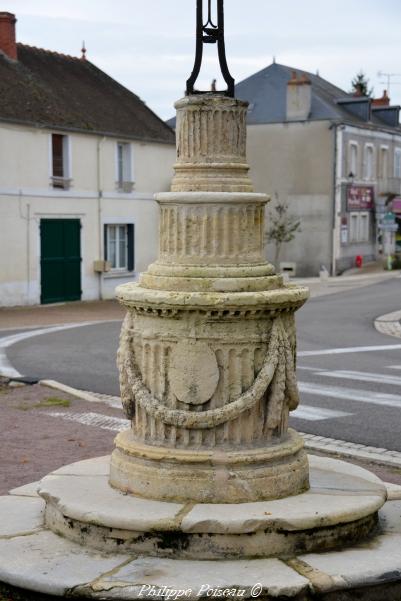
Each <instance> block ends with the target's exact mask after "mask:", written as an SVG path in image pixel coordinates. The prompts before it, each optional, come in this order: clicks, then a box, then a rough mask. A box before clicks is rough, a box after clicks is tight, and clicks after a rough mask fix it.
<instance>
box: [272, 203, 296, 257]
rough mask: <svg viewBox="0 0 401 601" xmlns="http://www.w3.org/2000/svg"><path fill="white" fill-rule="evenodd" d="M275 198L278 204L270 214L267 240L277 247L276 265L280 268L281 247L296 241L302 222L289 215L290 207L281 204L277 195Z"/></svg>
mask: <svg viewBox="0 0 401 601" xmlns="http://www.w3.org/2000/svg"><path fill="white" fill-rule="evenodd" d="M275 198H276V204H275V206H274V209H273V211H272V212H270V213H269V229H268V230H267V240H268V241H269V242H273V244H274V245H275V259H274V264H275V266H276V268H278V263H279V258H280V251H281V247H282V245H283V244H286V243H288V242H291V240H294V238H295V236H296V235H297V233H298V232H300V231H301V222H300V220H299V219H297V218H296V217H294V216H292V215H289V213H288V205H287V204H285V203H284V202H280V200H279V198H278V195H277V193H276V194H275Z"/></svg>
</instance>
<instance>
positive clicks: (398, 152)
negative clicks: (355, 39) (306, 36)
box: [236, 63, 401, 276]
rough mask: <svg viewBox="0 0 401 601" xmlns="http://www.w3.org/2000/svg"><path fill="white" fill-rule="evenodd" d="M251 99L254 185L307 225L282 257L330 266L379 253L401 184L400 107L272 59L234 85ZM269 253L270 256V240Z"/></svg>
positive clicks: (298, 265) (309, 269) (300, 265)
mask: <svg viewBox="0 0 401 601" xmlns="http://www.w3.org/2000/svg"><path fill="white" fill-rule="evenodd" d="M236 94H237V96H238V97H239V98H241V99H244V100H248V102H249V103H250V105H249V114H248V121H247V123H248V159H249V164H250V167H251V177H252V180H253V182H254V184H255V187H256V189H258V190H261V191H263V192H265V193H267V194H269V195H270V196H271V198H272V203H271V204H270V206H269V207H268V209H267V221H266V223H267V230H268V229H269V214H270V213H271V212H272V209H273V203H274V202H277V200H278V201H279V202H281V203H285V204H287V205H288V213H289V214H290V215H291V216H293V217H295V218H297V219H299V221H300V227H301V230H300V232H298V233H297V234H296V237H295V239H294V240H293V241H292V242H290V243H288V244H285V245H284V246H283V248H282V252H281V258H280V262H282V263H293V264H294V267H295V269H296V274H297V275H300V276H316V275H318V274H319V272H320V270H321V268H322V266H324V267H325V268H326V269H327V270H328V271H329V272H331V273H333V274H338V273H342V272H343V271H344V270H346V269H348V268H351V267H353V266H355V264H356V262H357V257H358V260H360V259H361V260H362V261H363V262H367V261H372V260H375V259H377V258H380V257H381V256H382V255H383V251H384V249H383V243H382V240H381V235H380V228H379V224H380V221H381V219H382V217H383V215H384V214H385V213H386V212H388V211H389V210H391V206H392V205H391V202H392V199H393V198H394V197H396V198H397V197H399V195H400V193H401V129H400V126H399V107H398V106H390V101H389V98H388V97H387V94H386V93H384V95H383V98H380V99H376V100H374V99H371V98H366V97H355V96H352V95H350V94H346V93H345V92H344V91H343V90H341V89H339V88H337V87H336V86H334V85H332V84H331V83H330V82H328V81H326V80H324V79H323V78H321V77H320V76H319V75H313V74H311V73H305V72H303V71H300V70H294V69H292V68H290V67H286V66H284V65H278V64H276V63H273V64H272V65H270V66H269V67H267V68H266V69H264V70H262V71H261V72H259V73H256V74H255V75H253V76H251V77H250V78H248V79H246V80H244V81H243V82H240V83H239V84H238V85H237V86H236ZM267 248H268V257H270V258H271V257H273V256H274V249H273V245H272V244H271V243H270V244H269V245H268V247H267Z"/></svg>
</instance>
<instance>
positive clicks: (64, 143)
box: [51, 134, 71, 190]
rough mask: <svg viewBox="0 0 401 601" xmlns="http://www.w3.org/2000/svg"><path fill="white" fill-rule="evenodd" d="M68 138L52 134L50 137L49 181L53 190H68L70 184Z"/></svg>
mask: <svg viewBox="0 0 401 601" xmlns="http://www.w3.org/2000/svg"><path fill="white" fill-rule="evenodd" d="M69 145H70V142H69V136H65V135H63V134H52V136H51V151H52V156H51V161H52V166H51V167H52V171H51V180H52V185H53V188H61V189H63V190H68V189H69V187H70V184H71V177H70V175H71V169H70V153H69V150H70V148H69Z"/></svg>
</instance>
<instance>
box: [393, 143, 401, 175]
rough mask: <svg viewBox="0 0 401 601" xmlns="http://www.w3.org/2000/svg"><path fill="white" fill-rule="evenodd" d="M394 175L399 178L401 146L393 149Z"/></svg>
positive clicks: (400, 171)
mask: <svg viewBox="0 0 401 601" xmlns="http://www.w3.org/2000/svg"><path fill="white" fill-rule="evenodd" d="M394 177H399V178H401V148H396V149H395V150H394Z"/></svg>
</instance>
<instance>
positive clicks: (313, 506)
mask: <svg viewBox="0 0 401 601" xmlns="http://www.w3.org/2000/svg"><path fill="white" fill-rule="evenodd" d="M309 461H310V480H311V488H310V490H309V491H307V492H305V493H303V494H300V495H296V496H293V497H286V498H284V499H277V500H274V501H261V502H257V503H247V504H246V505H243V504H231V505H230V504H219V505H212V504H206V503H204V504H197V505H195V506H194V507H193V509H191V511H190V512H189V513H187V514H186V515H185V516H184V518H183V520H182V529H183V531H184V532H204V533H205V532H219V533H234V532H235V533H237V532H253V531H255V530H260V529H262V528H272V527H273V526H274V527H278V526H279V527H280V528H283V529H285V530H290V531H291V530H303V529H306V528H313V527H315V526H316V523H317V520H318V523H319V527H324V526H331V525H332V524H338V523H346V522H351V521H353V520H356V519H360V518H362V517H365V516H366V515H370V514H371V513H373V512H374V511H375V510H377V509H379V507H381V506H382V504H383V503H384V501H385V499H386V497H387V491H386V487H385V486H384V484H382V483H381V481H380V480H379V478H377V477H376V476H375V475H374V474H370V473H369V472H367V471H366V470H363V469H361V468H359V467H358V466H355V465H351V464H348V463H344V462H342V461H338V460H335V459H329V458H323V457H309Z"/></svg>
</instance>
